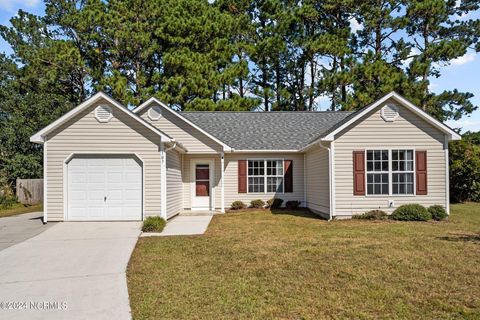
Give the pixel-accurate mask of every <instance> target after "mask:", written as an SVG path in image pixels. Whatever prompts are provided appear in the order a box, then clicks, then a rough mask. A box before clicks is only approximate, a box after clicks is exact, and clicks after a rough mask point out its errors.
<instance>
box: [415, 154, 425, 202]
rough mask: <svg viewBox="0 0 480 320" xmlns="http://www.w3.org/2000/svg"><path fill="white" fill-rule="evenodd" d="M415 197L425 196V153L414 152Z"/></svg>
mask: <svg viewBox="0 0 480 320" xmlns="http://www.w3.org/2000/svg"><path fill="white" fill-rule="evenodd" d="M415 166H416V168H415V169H416V172H415V178H416V180H417V195H426V194H427V151H416V152H415Z"/></svg>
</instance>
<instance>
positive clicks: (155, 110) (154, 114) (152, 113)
mask: <svg viewBox="0 0 480 320" xmlns="http://www.w3.org/2000/svg"><path fill="white" fill-rule="evenodd" d="M148 117H149V118H150V119H151V120H158V119H160V118H161V117H162V108H161V107H160V106H153V107H151V108H150V109H148Z"/></svg>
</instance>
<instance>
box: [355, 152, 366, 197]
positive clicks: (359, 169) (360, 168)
mask: <svg viewBox="0 0 480 320" xmlns="http://www.w3.org/2000/svg"><path fill="white" fill-rule="evenodd" d="M353 194H354V195H355V196H364V195H365V151H353Z"/></svg>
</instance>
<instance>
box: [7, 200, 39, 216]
mask: <svg viewBox="0 0 480 320" xmlns="http://www.w3.org/2000/svg"><path fill="white" fill-rule="evenodd" d="M42 210H43V205H42V204H41V203H40V204H34V205H27V204H21V203H16V204H14V205H13V206H12V207H10V208H8V209H0V218H3V217H9V216H14V215H17V214H22V213H28V212H35V211H42Z"/></svg>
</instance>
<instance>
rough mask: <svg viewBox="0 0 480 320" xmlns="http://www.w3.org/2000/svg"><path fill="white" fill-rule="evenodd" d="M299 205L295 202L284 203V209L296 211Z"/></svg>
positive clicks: (298, 202)
mask: <svg viewBox="0 0 480 320" xmlns="http://www.w3.org/2000/svg"><path fill="white" fill-rule="evenodd" d="M300 203H301V202H300V201H297V200H290V201H287V202H285V207H286V208H287V209H290V210H295V209H298V207H300Z"/></svg>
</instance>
